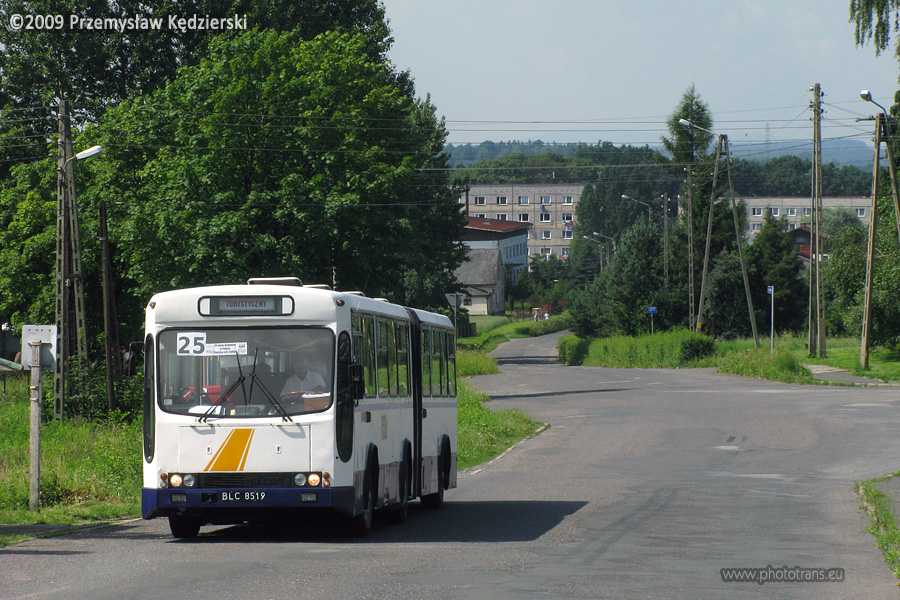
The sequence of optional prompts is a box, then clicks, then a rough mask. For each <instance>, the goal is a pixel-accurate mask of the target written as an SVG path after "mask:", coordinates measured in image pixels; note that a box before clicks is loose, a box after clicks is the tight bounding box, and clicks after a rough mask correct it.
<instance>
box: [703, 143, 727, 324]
mask: <svg viewBox="0 0 900 600" xmlns="http://www.w3.org/2000/svg"><path fill="white" fill-rule="evenodd" d="M721 156H722V136H721V135H720V136H719V141H718V143H717V144H716V162H715V163H714V165H713V180H712V191H710V193H709V218H708V219H707V222H706V248H705V250H704V251H703V274H702V276H701V278H700V304H698V305H697V331H700V330H701V329H702V328H703V302H704V301H705V300H706V274H707V272H708V271H709V247H710V244H711V242H712V231H713V215H714V212H715V211H714V210H713V208H715V206H716V182H717V181H718V178H719V158H720V157H721Z"/></svg>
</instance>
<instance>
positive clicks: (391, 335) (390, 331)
mask: <svg viewBox="0 0 900 600" xmlns="http://www.w3.org/2000/svg"><path fill="white" fill-rule="evenodd" d="M384 325H385V332H386V334H387V348H388V370H389V371H390V372H391V374H390V379H391V397H394V398H396V397H397V395H398V391H399V387H400V386H399V383H400V381H399V377H398V375H397V372H398V370H399V369H398V365H397V327H396V323H394V322H393V321H388V322H387V323H385V324H384Z"/></svg>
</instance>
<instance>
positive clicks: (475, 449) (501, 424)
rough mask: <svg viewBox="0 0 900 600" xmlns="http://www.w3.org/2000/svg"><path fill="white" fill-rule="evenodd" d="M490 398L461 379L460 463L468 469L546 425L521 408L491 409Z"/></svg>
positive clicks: (458, 398)
mask: <svg viewBox="0 0 900 600" xmlns="http://www.w3.org/2000/svg"><path fill="white" fill-rule="evenodd" d="M489 401H490V398H489V397H488V396H486V395H485V394H482V393H480V392H478V391H476V390H475V389H474V388H472V386H471V385H470V384H469V382H468V381H466V380H464V379H460V381H459V395H458V396H457V406H458V407H459V413H458V426H457V427H458V435H459V442H458V446H459V456H458V466H459V468H460V469H466V468H469V467H473V466H475V465H478V464H481V463H483V462H485V461H488V460H490V459H492V458H494V457H496V456H498V455H499V454H501V453H502V452H504V451H505V450H507V449H508V448H510V447H511V446H513V445H515V444H517V443H518V442H520V441H522V440H523V439H526V438H529V437H531V436H533V435H534V434H535V433H537V432H538V431H540V429H541V428H542V427H543V424H542V423H538V422H536V421H533V420H532V419H531V418H530V417H529V416H528V415H527V414H525V413H524V412H523V411H521V410H500V411H491V410H488V408H487V407H486V406H485V403H487V402H489Z"/></svg>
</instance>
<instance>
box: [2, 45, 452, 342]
mask: <svg viewBox="0 0 900 600" xmlns="http://www.w3.org/2000/svg"><path fill="white" fill-rule="evenodd" d="M368 47H369V40H368V39H367V37H366V36H365V35H362V34H358V35H351V34H340V33H328V34H323V35H321V36H319V37H317V38H316V39H314V40H311V41H306V40H304V39H303V35H302V32H299V31H291V32H284V33H278V32H274V31H249V32H246V33H244V34H242V35H239V36H237V37H234V38H232V39H226V38H222V39H217V40H215V41H214V42H213V43H212V46H211V49H210V56H209V59H208V60H204V61H202V62H201V63H200V64H199V65H196V66H191V67H185V68H183V69H182V70H181V71H180V72H179V75H178V77H177V78H176V79H175V80H173V81H172V82H171V83H170V84H168V85H167V86H166V87H165V88H163V89H161V90H159V91H158V92H156V93H154V94H150V95H147V96H143V97H140V98H137V99H133V100H128V101H125V102H123V103H121V104H120V105H119V106H117V107H115V108H113V109H110V110H109V111H107V112H106V113H105V115H104V117H103V119H102V121H101V127H99V128H96V129H94V128H88V129H87V130H86V131H85V132H84V133H83V134H82V135H81V137H80V138H79V140H78V144H79V145H84V146H88V145H91V144H93V143H101V144H102V145H103V146H104V148H105V149H106V150H105V152H104V154H103V158H102V160H95V161H86V162H85V163H83V164H81V165H79V170H78V177H79V182H78V185H79V204H81V205H82V206H83V207H84V209H83V217H84V220H83V222H82V240H83V241H85V248H84V252H85V256H84V261H85V270H86V276H87V277H89V276H90V274H91V273H93V272H96V269H95V267H93V266H92V265H96V260H95V259H96V255H95V254H94V250H93V244H94V242H93V241H92V240H94V239H95V238H96V234H95V232H96V203H97V202H98V201H99V200H100V199H104V200H106V202H107V205H108V206H109V207H110V211H109V213H110V214H109V220H110V237H111V240H112V242H113V243H114V245H115V247H116V249H117V257H118V258H117V260H118V262H117V271H118V272H119V273H120V274H121V275H122V280H121V281H120V286H121V288H122V289H123V292H122V294H123V296H124V299H123V300H124V303H125V306H124V307H123V311H122V312H123V319H127V318H129V315H130V316H131V317H134V315H139V313H140V307H141V306H143V305H144V304H145V303H146V300H147V298H149V296H150V294H152V293H154V292H156V291H160V290H165V289H171V288H175V287H185V286H192V285H201V284H211V283H222V282H242V281H245V280H246V279H247V278H248V277H250V276H273V275H297V276H299V277H300V278H301V279H302V280H304V281H305V282H308V283H332V282H335V281H336V282H337V284H338V286H340V287H341V288H342V289H360V290H363V291H364V292H366V293H367V294H368V295H372V296H385V297H390V298H392V299H394V300H397V301H401V302H407V303H414V304H421V305H424V306H438V305H442V304H443V303H444V298H443V293H444V292H445V291H447V290H448V289H450V288H451V287H452V285H453V275H452V274H453V271H454V269H455V268H456V267H457V266H458V265H459V264H460V263H461V261H462V249H461V248H460V247H459V246H458V244H457V243H456V242H455V241H456V240H458V239H460V235H461V229H462V226H463V217H462V215H461V214H460V211H459V209H458V205H457V204H456V198H457V196H456V193H455V191H454V190H452V189H451V187H450V186H449V184H448V181H447V176H446V156H445V155H444V154H442V152H441V149H442V147H443V142H444V138H445V136H446V131H445V128H444V126H443V123H442V122H441V121H440V120H439V119H437V118H436V116H435V111H434V107H433V106H432V105H431V104H430V102H429V101H428V100H424V101H421V100H416V99H415V98H414V97H413V96H412V93H411V91H412V90H411V88H409V87H408V86H406V85H399V84H398V83H397V82H398V78H397V77H396V73H395V72H394V71H393V70H392V69H391V67H390V66H389V65H388V64H387V63H383V62H375V61H372V60H370V56H369V52H368ZM45 168H47V170H46V171H45V172H46V173H51V174H52V173H53V169H52V166H51V165H49V164H48V165H45ZM28 173H30V171H27V170H25V169H23V171H22V175H21V177H24V176H25V175H27V174H28ZM16 187H19V188H21V187H22V186H21V185H17V186H16ZM7 189H10V192H9V193H10V194H15V193H16V192H15V191H14V188H13V187H12V186H9V187H8V188H7ZM44 189H46V190H48V191H49V190H52V186H45V188H44ZM42 201H43V203H44V206H54V205H49V204H48V202H47V199H46V195H45V196H44V197H43V198H42ZM47 215H49V216H45V217H44V221H43V222H41V223H36V224H35V226H34V227H32V228H31V229H30V230H29V231H28V232H27V234H22V236H21V238H22V239H20V240H19V241H18V242H17V243H18V244H19V246H17V247H21V244H23V243H25V242H26V241H28V240H34V241H35V242H38V241H39V243H40V245H41V247H42V251H43V252H44V256H47V257H52V256H53V243H52V240H53V239H54V231H53V230H52V227H53V225H52V224H53V221H54V219H53V216H54V211H53V210H51V211H49V212H48V213H47ZM42 227H43V228H42ZM29 243H30V242H29ZM5 248H6V246H5V245H4V249H5ZM21 263H22V259H19V258H15V257H12V260H11V264H4V265H3V266H2V267H0V270H2V271H4V272H9V273H14V272H16V269H20V270H21V268H22V266H21ZM43 273H44V274H43V275H42V276H40V277H38V276H37V275H36V276H35V277H36V281H37V282H38V283H39V285H41V286H46V287H47V288H49V289H52V275H51V274H52V268H48V269H46V270H45V271H44V272H43ZM13 281H14V280H13V279H12V278H8V279H7V278H3V277H0V285H4V289H3V290H2V293H0V297H3V298H4V300H5V299H6V298H11V299H10V300H9V302H8V304H7V306H6V307H5V310H3V309H2V308H0V310H2V311H3V312H9V313H19V314H28V313H30V312H33V307H32V306H31V304H30V301H29V299H27V298H25V297H22V295H20V294H18V293H16V292H15V290H14V289H13V287H12V286H13ZM22 283H23V282H21V281H20V282H19V284H20V285H21V284H22ZM6 286H9V287H6ZM86 289H87V290H90V289H92V290H95V291H99V289H100V286H99V284H98V283H97V282H96V280H94V283H93V284H88V285H86ZM8 294H9V295H8ZM13 295H15V299H14V300H13V299H12V298H13ZM137 322H138V323H139V321H137ZM131 326H132V328H134V326H135V323H134V321H132V322H131ZM91 329H92V330H93V331H98V330H99V328H96V327H94V328H91ZM131 333H132V334H133V333H134V332H133V331H132V332H131ZM126 335H127V334H126Z"/></svg>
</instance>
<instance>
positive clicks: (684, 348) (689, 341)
mask: <svg viewBox="0 0 900 600" xmlns="http://www.w3.org/2000/svg"><path fill="white" fill-rule="evenodd" d="M715 346H716V344H715V341H714V340H713V339H712V338H711V337H708V336H705V335H702V334H699V333H698V334H696V335H692V336H690V337H688V338H686V339H684V340H682V342H681V362H683V363H689V362H691V361H692V360H698V359H701V358H706V357H707V356H711V355H712V353H713V352H714V351H715Z"/></svg>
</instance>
